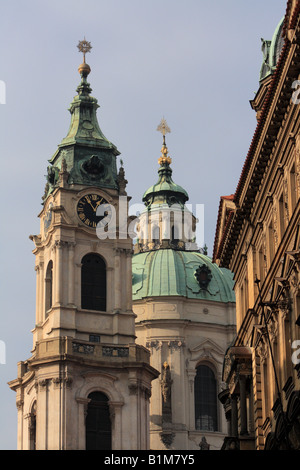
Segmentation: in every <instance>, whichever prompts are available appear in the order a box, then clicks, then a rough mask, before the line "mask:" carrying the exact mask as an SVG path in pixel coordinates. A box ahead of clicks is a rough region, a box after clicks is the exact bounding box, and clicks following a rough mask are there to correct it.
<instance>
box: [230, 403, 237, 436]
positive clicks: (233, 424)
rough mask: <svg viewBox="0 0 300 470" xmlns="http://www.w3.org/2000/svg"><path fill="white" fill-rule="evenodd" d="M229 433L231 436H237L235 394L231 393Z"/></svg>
mask: <svg viewBox="0 0 300 470" xmlns="http://www.w3.org/2000/svg"><path fill="white" fill-rule="evenodd" d="M231 434H232V437H238V409H237V396H236V395H231Z"/></svg>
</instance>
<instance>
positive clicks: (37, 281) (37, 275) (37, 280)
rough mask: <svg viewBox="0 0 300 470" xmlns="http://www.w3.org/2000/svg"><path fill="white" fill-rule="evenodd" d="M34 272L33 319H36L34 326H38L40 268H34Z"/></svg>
mask: <svg viewBox="0 0 300 470" xmlns="http://www.w3.org/2000/svg"><path fill="white" fill-rule="evenodd" d="M34 269H35V272H36V297H35V310H36V313H35V318H36V324H37V325H38V324H39V323H40V316H41V313H40V306H41V301H40V267H39V266H35V268H34Z"/></svg>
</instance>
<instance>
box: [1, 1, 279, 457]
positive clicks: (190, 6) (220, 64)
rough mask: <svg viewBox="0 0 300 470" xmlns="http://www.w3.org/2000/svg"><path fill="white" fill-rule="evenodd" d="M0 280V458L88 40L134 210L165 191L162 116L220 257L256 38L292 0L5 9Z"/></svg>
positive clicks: (177, 174) (247, 127)
mask: <svg viewBox="0 0 300 470" xmlns="http://www.w3.org/2000/svg"><path fill="white" fill-rule="evenodd" d="M0 6H1V16H0V51H1V53H0V58H1V67H0V80H3V81H5V83H6V90H7V94H6V104H5V105H0V128H1V139H0V158H1V187H0V197H1V231H0V233H1V240H0V241H1V244H0V246H1V272H0V340H1V341H4V342H5V344H6V364H0V397H1V400H0V423H1V425H0V449H15V448H16V438H17V411H16V405H15V393H14V392H12V391H11V390H10V389H9V387H8V386H7V382H8V381H9V380H12V379H14V378H16V375H17V362H18V361H20V360H25V359H27V358H28V357H30V354H31V353H30V350H31V348H32V334H31V332H30V330H31V329H32V328H33V326H34V322H35V271H34V256H33V254H32V252H31V251H32V249H33V244H32V242H31V241H30V240H29V238H28V237H29V235H30V234H37V233H39V220H38V218H37V215H38V213H39V212H40V209H41V196H42V195H43V192H44V187H45V177H44V175H45V174H46V169H47V165H48V160H49V159H50V158H51V156H52V155H53V154H54V152H55V150H56V148H57V145H58V144H59V143H60V141H61V140H62V139H63V138H64V137H65V135H66V134H67V131H68V128H69V122H70V114H69V112H68V107H69V104H70V102H71V101H72V99H73V96H74V95H75V94H76V91H75V90H76V87H77V85H78V84H79V81H80V77H79V74H78V71H77V68H78V65H79V64H80V63H81V55H80V54H79V53H78V50H77V47H76V46H77V44H78V41H79V40H81V39H83V37H84V36H85V37H86V39H87V40H89V41H91V43H92V46H93V49H92V53H91V54H88V55H87V62H88V63H89V64H90V66H91V69H92V72H91V74H90V76H89V79H90V80H89V81H90V83H91V87H92V89H93V92H92V94H93V96H95V97H96V98H97V99H98V102H99V104H100V106H101V107H100V108H99V109H98V120H99V123H100V127H101V129H102V131H103V133H104V134H105V135H106V137H107V138H108V139H109V140H111V141H112V142H113V143H114V144H115V145H116V146H117V147H118V149H119V151H120V152H121V154H122V155H121V158H122V159H123V160H124V166H125V171H126V178H127V179H128V182H129V183H128V188H127V189H128V193H129V194H130V195H131V196H132V203H139V202H141V198H142V195H143V193H144V191H145V190H146V189H147V188H148V187H149V186H151V185H152V184H153V183H155V182H156V181H157V169H158V164H157V159H158V158H159V156H160V148H161V134H159V133H158V132H157V131H156V127H157V125H158V124H159V122H160V120H161V118H162V117H163V116H164V117H165V118H166V119H167V122H168V124H169V127H170V128H171V131H172V133H171V134H168V136H167V145H168V148H169V153H170V156H171V157H172V159H173V164H172V168H173V179H174V181H175V182H176V183H178V184H180V185H181V186H183V187H184V188H185V189H186V190H187V191H188V193H189V195H190V203H192V204H194V205H196V204H204V205H205V241H206V244H207V245H208V248H209V254H210V255H211V253H212V248H213V241H214V232H215V226H216V218H217V211H218V204H219V198H220V196H221V195H228V194H231V193H233V192H234V191H235V189H236V186H237V183H238V179H239V175H240V172H241V169H242V166H243V163H244V160H245V157H246V155H247V152H248V149H249V146H250V143H251V139H252V136H253V133H254V130H255V127H256V119H255V113H254V111H253V110H251V108H250V105H249V100H250V99H252V98H253V96H254V92H255V91H257V89H258V78H259V71H260V67H261V62H262V53H261V38H262V37H263V38H265V39H271V38H272V35H273V32H274V30H275V28H276V26H277V24H278V22H279V21H280V19H281V18H282V17H283V15H284V14H285V9H286V1H285V0H251V2H248V1H246V0H227V1H225V0H215V1H214V2H212V1H208V0H185V1H183V0H160V1H159V0H142V1H141V0H139V1H138V0H85V1H84V2H83V1H82V0H81V1H79V0H59V1H58V0H51V1H50V0H45V1H38V0H27V1H26V2H25V1H22V0H10V1H5V0H0Z"/></svg>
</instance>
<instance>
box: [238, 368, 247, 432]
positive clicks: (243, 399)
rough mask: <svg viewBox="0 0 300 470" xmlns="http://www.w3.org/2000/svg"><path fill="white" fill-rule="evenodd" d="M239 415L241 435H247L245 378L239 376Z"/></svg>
mask: <svg viewBox="0 0 300 470" xmlns="http://www.w3.org/2000/svg"><path fill="white" fill-rule="evenodd" d="M239 384H240V414H241V435H244V434H248V426H247V401H246V377H245V375H240V377H239Z"/></svg>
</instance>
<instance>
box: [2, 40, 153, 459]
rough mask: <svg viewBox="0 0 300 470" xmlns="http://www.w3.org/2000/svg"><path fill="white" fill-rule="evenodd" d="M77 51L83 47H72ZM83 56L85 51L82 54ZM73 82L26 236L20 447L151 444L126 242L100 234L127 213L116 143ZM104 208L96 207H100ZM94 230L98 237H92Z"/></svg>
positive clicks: (149, 375) (83, 85) (145, 356)
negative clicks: (32, 299)
mask: <svg viewBox="0 0 300 470" xmlns="http://www.w3.org/2000/svg"><path fill="white" fill-rule="evenodd" d="M79 45H80V47H81V48H83V52H87V51H88V49H89V43H88V42H87V41H82V42H80V43H79ZM84 58H85V54H84ZM79 73H80V75H81V82H80V84H79V86H78V88H77V92H78V94H77V95H76V96H75V97H74V99H73V101H72V103H71V107H70V113H71V125H70V128H69V131H68V134H67V136H66V137H65V138H64V139H63V140H62V142H61V144H60V145H59V146H58V149H57V151H56V153H55V154H54V156H53V157H52V159H51V160H50V164H51V165H50V166H49V167H48V176H47V184H46V188H45V194H44V197H43V209H42V211H41V213H40V214H39V217H40V234H38V235H34V236H31V239H32V241H33V242H34V246H35V248H34V251H33V253H34V255H35V269H36V321H35V327H34V329H33V348H32V355H31V357H30V358H29V359H28V360H27V361H22V362H20V363H19V364H18V377H17V378H16V379H15V380H13V381H11V382H10V383H9V385H10V387H11V389H12V390H14V391H15V392H16V401H17V408H18V449H20V450H33V449H34V450H35V449H36V450H75V449H76V450H82V449H87V450H93V449H97V450H100V449H119V450H122V449H126V450H145V449H148V448H149V397H150V395H151V381H152V380H153V379H155V378H156V377H157V376H158V371H156V370H155V369H154V368H153V367H151V365H150V359H149V356H150V353H149V351H148V350H147V349H146V348H144V347H143V346H139V345H138V344H137V343H136V341H135V315H134V313H133V311H132V279H131V278H132V273H131V256H132V240H131V238H130V237H127V238H126V237H122V236H120V233H121V231H122V229H123V226H122V224H119V222H118V224H117V226H116V224H112V225H114V227H115V230H116V231H117V236H111V237H110V236H108V235H110V234H108V233H103V232H105V230H107V228H109V224H108V222H107V220H110V221H111V220H112V222H115V221H116V220H118V221H119V220H121V219H120V212H121V211H123V213H122V217H123V218H124V219H125V221H124V222H125V224H126V225H127V224H128V223H129V222H130V219H129V218H128V201H129V197H128V196H127V195H126V192H125V186H126V181H125V179H124V173H123V170H122V169H121V171H119V173H117V169H116V157H117V155H119V152H118V150H117V148H116V147H115V146H114V145H113V144H112V143H111V142H109V141H108V140H107V139H106V137H105V136H104V135H103V133H102V131H101V129H100V127H99V124H98V121H97V117H96V110H97V108H98V104H97V100H96V99H95V98H93V97H92V96H91V94H90V93H91V88H90V85H89V83H88V81H87V77H88V75H89V73H90V67H89V66H88V64H86V63H85V59H84V62H83V64H81V66H80V67H79ZM102 209H103V210H102ZM100 232H101V233H100Z"/></svg>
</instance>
